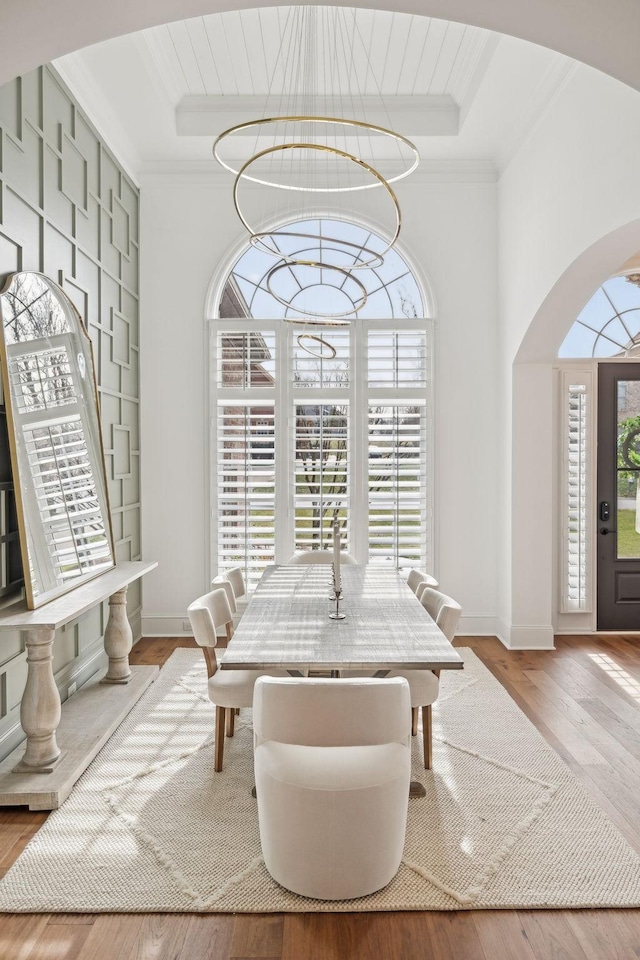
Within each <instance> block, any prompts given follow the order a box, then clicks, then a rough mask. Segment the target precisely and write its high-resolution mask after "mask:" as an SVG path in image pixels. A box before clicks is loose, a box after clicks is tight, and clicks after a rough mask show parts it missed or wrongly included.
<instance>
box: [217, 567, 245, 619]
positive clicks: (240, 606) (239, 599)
mask: <svg viewBox="0 0 640 960" xmlns="http://www.w3.org/2000/svg"><path fill="white" fill-rule="evenodd" d="M222 576H223V577H225V579H227V580H228V581H229V583H230V584H231V586H232V588H233V595H234V597H235V602H236V606H235V610H234V611H233V613H234V617H233V625H234V627H237V626H238V621H239V620H240V618H241V617H242V614H243V613H244V611H245V609H246V607H247V604H248V603H249V597H248V595H247V584H246V581H245V579H244V573H243V572H242V567H232V568H231V570H227V571H226V573H224V574H222Z"/></svg>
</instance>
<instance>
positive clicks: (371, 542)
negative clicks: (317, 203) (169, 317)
mask: <svg viewBox="0 0 640 960" xmlns="http://www.w3.org/2000/svg"><path fill="white" fill-rule="evenodd" d="M288 229H289V230H291V231H292V232H300V233H306V234H310V233H312V232H315V235H316V236H318V237H320V238H321V239H320V240H318V241H315V242H314V243H315V246H314V247H313V249H312V248H311V244H310V241H309V240H308V239H307V240H302V239H298V241H297V243H298V248H297V249H296V253H299V252H300V251H301V250H302V249H304V250H305V254H308V256H305V258H306V259H308V260H310V261H315V262H318V261H321V262H322V263H323V264H325V265H326V264H327V263H328V264H333V263H335V264H336V266H335V267H332V266H330V267H329V268H327V267H326V266H323V267H322V268H319V267H315V266H311V265H300V264H288V263H286V262H285V261H280V262H279V261H277V260H276V259H275V258H274V257H273V256H271V255H269V254H267V253H265V252H262V251H261V250H260V249H257V248H256V247H253V246H249V247H248V248H247V249H246V250H245V251H244V252H243V253H242V254H241V256H240V257H239V258H238V259H237V260H236V262H235V264H234V266H233V267H232V269H231V271H230V272H229V274H228V276H227V278H226V280H225V282H224V284H223V286H222V291H221V295H220V299H219V309H218V314H219V316H218V319H217V320H215V321H214V322H213V323H212V325H211V330H212V337H211V355H212V376H211V385H212V389H211V394H212V399H213V411H212V413H213V415H212V434H213V436H212V470H211V474H212V481H213V482H212V505H213V510H212V517H213V518H214V521H213V530H212V557H213V561H214V566H215V567H216V568H217V569H219V570H225V569H228V568H230V567H232V566H237V565H240V566H242V567H243V568H244V570H245V575H246V578H247V580H248V581H249V583H255V582H256V581H257V579H258V578H259V576H260V574H261V572H262V570H263V569H264V567H265V566H266V565H267V564H268V563H273V562H274V561H276V562H278V561H282V560H286V559H287V557H289V556H290V555H291V554H293V553H294V552H295V551H298V550H315V549H321V548H323V547H324V548H326V547H327V546H329V545H330V543H331V531H332V526H333V522H334V520H336V519H337V520H339V522H340V524H341V528H342V533H343V542H346V547H345V549H347V550H348V552H349V553H351V554H353V555H354V556H355V557H356V559H357V560H359V561H360V562H377V563H389V564H393V565H394V566H397V567H399V568H401V569H402V568H406V567H412V566H419V565H422V566H426V567H430V566H431V556H432V535H431V528H432V521H431V480H430V478H431V326H432V324H431V321H430V320H429V319H428V318H427V317H426V316H425V314H426V310H425V305H424V297H423V294H422V292H421V289H420V286H419V283H418V281H417V279H416V277H415V275H414V272H413V271H412V270H411V268H410V267H409V265H408V264H407V262H406V261H405V260H404V259H403V257H402V256H400V254H399V253H398V252H397V251H396V250H391V251H389V252H387V253H386V254H385V256H384V260H383V261H382V262H380V263H379V264H378V265H377V266H372V267H368V268H361V269H358V270H353V271H352V273H350V274H347V273H346V272H345V271H344V270H342V269H341V268H340V266H339V258H340V257H341V256H344V249H345V244H346V245H349V248H350V249H353V250H356V251H357V250H367V251H371V250H373V251H383V250H384V249H385V248H386V246H387V244H386V242H385V241H384V240H383V239H382V238H381V237H379V236H377V235H376V234H375V233H373V232H372V231H370V230H368V229H365V228H363V227H361V226H358V225H356V224H353V223H348V222H345V221H342V220H335V219H322V220H316V221H313V222H312V223H310V222H305V223H301V224H294V225H290V226H289V227H288ZM325 238H326V239H325ZM331 238H333V240H332V239H331ZM336 239H338V241H339V245H336V243H335V240H336ZM269 242H270V243H274V244H277V243H280V244H281V243H282V242H283V240H282V234H279V235H278V236H275V235H274V236H273V237H271V238H270V239H269ZM293 242H294V240H292V241H291V243H293ZM304 244H307V246H306V247H304ZM292 253H293V249H292V248H290V249H287V250H283V254H284V255H291V254H292ZM367 257H368V258H369V254H368V255H367ZM280 264H281V265H280ZM276 265H278V270H274V266H276Z"/></svg>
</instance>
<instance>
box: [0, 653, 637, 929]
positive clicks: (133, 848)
mask: <svg viewBox="0 0 640 960" xmlns="http://www.w3.org/2000/svg"><path fill="white" fill-rule="evenodd" d="M462 654H463V656H464V660H465V669H464V670H463V671H453V670H452V671H443V676H442V682H441V694H440V698H439V700H438V702H437V703H436V704H435V706H434V760H433V770H432V771H426V770H425V769H424V767H423V766H422V764H421V757H422V737H421V735H420V734H419V735H418V737H416V738H415V742H414V748H413V749H414V768H413V778H414V779H416V780H420V781H422V783H424V785H425V787H426V790H427V795H426V797H424V798H419V799H412V800H410V801H409V814H408V829H407V840H406V845H405V851H404V858H403V862H402V865H401V867H400V870H399V872H398V874H397V875H396V877H395V879H394V880H393V881H392V882H391V883H390V884H389V886H387V887H386V888H385V889H384V890H382V891H380V892H378V893H375V894H373V895H371V896H368V897H363V898H361V899H358V900H349V901H344V902H322V901H317V900H308V899H305V898H303V897H298V896H296V895H294V894H291V893H288V892H287V891H286V890H283V889H282V888H281V887H279V886H278V885H277V884H276V883H275V882H274V881H273V880H272V879H271V877H270V876H269V874H268V873H267V871H266V869H265V866H264V863H263V860H262V857H261V852H260V840H259V835H258V824H257V811H256V801H255V800H254V799H253V797H252V796H251V792H250V791H251V787H252V784H253V772H252V733H251V725H250V715H249V711H244V712H243V714H244V715H241V717H240V718H239V722H238V723H237V725H236V735H235V737H234V738H233V739H231V740H227V741H226V744H225V762H224V771H223V772H222V773H221V774H214V772H213V707H212V705H211V703H210V702H209V699H208V697H207V694H206V674H205V669H204V660H203V658H202V657H201V654H200V652H199V651H194V650H177V651H176V652H175V653H174V654H173V655H172V656H171V657H170V659H169V660H168V661H167V664H166V665H165V666H164V667H163V669H162V670H161V672H160V676H159V678H158V680H157V681H156V682H155V683H154V684H153V685H152V686H151V688H150V689H149V690H148V692H147V693H146V695H145V696H144V698H143V699H142V700H140V702H139V703H138V704H137V706H136V707H135V708H134V709H133V710H132V712H131V713H130V714H129V716H128V718H127V719H126V720H125V722H124V723H123V724H122V725H121V727H120V728H119V730H118V731H117V732H116V733H115V735H114V736H113V737H112V738H111V740H110V741H109V743H108V744H107V745H106V746H105V748H104V749H103V750H102V752H101V753H100V754H99V756H98V757H97V758H96V759H95V760H94V762H93V763H92V764H91V766H90V767H89V768H88V770H87V771H86V773H85V774H84V775H83V777H82V778H81V779H80V780H79V781H78V783H77V785H76V787H75V789H74V791H73V792H72V794H71V796H70V797H69V799H68V800H67V801H66V802H65V803H64V805H63V806H62V807H61V809H60V810H57V811H55V812H54V813H52V814H51V815H50V817H49V818H48V820H47V821H46V823H45V825H44V826H43V827H42V828H41V829H40V830H39V832H38V834H37V835H36V837H35V838H34V839H33V840H32V841H31V843H30V844H29V846H28V847H27V848H26V850H25V851H24V852H23V854H22V855H21V856H20V857H19V859H18V860H17V861H16V863H15V864H14V866H13V867H12V868H11V870H9V872H8V873H7V874H6V876H5V878H4V879H3V880H2V882H1V883H0V910H2V911H13V912H40V911H43V912H65V913H67V912H80V913H82V912H87V913H97V912H141V911H144V912H147V911H149V912H153V911H159V912H173V911H188V912H193V911H203V912H220V911H223V912H227V911H230V912H250V913H254V912H256V913H258V912H259V913H263V912H270V911H353V910H359V911H366V910H431V909H433V910H460V909H476V908H483V907H484V908H488V907H491V908H516V907H561V908H567V907H630V906H639V905H640V857H639V856H638V855H637V854H636V853H635V852H634V851H633V850H632V849H631V848H630V846H629V845H628V844H627V842H626V841H625V840H624V838H623V837H622V836H621V834H620V833H619V832H618V830H617V829H616V828H615V827H614V825H613V824H612V823H611V822H610V821H609V820H608V818H607V817H606V816H605V814H604V813H603V812H602V811H601V810H600V809H599V807H598V806H597V805H596V804H595V803H594V802H593V801H592V800H591V799H590V798H589V797H588V796H587V794H586V793H585V792H584V790H583V789H582V787H581V786H580V785H579V784H578V782H577V781H576V780H575V778H574V777H573V775H572V774H571V773H570V771H569V770H568V769H567V767H566V766H565V764H564V763H563V761H562V760H561V759H560V758H559V757H558V756H557V754H556V753H554V751H553V750H552V749H551V748H550V747H549V746H548V745H547V744H546V742H545V741H544V739H543V738H542V736H541V735H540V734H539V733H538V731H537V730H536V729H535V727H534V726H533V724H531V723H530V721H529V720H528V719H527V717H525V716H524V714H523V713H522V712H521V711H520V710H519V708H518V707H517V706H516V704H515V703H514V702H513V700H512V699H511V698H510V697H509V696H508V694H507V693H506V691H505V690H504V689H503V687H502V686H501V685H500V684H499V683H498V681H497V680H496V679H495V678H494V677H493V676H492V675H491V673H490V672H489V671H488V670H487V669H486V668H485V667H484V666H483V664H482V663H481V662H480V661H479V660H478V659H477V658H476V657H475V656H474V654H473V653H472V652H471V651H470V650H463V651H462Z"/></svg>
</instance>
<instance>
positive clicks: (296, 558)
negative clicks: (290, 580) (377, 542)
mask: <svg viewBox="0 0 640 960" xmlns="http://www.w3.org/2000/svg"><path fill="white" fill-rule="evenodd" d="M355 562H356V561H355V560H354V559H353V557H352V556H351V554H350V553H345V552H344V551H343V550H341V551H340V563H346V564H349V565H351V566H353V565H354V564H355ZM285 563H287V564H291V563H293V564H298V563H333V550H300V551H299V552H298V553H294V555H293V556H292V557H289V559H288V560H286V561H285Z"/></svg>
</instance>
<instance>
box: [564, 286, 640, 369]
mask: <svg viewBox="0 0 640 960" xmlns="http://www.w3.org/2000/svg"><path fill="white" fill-rule="evenodd" d="M639 281H640V277H639V276H638V274H637V273H636V274H630V275H629V276H623V277H612V278H611V279H610V280H607V281H605V283H603V284H602V286H601V287H600V288H599V289H598V290H597V292H596V293H594V295H593V296H592V297H591V299H590V300H589V302H588V303H587V305H586V307H584V309H583V310H582V311H581V312H580V314H579V315H578V317H577V319H576V320H575V322H574V323H573V325H572V327H571V329H570V330H569V333H568V334H567V336H566V337H565V338H564V341H563V343H562V346H561V347H560V350H559V351H558V357H561V358H568V357H595V358H596V359H597V358H604V357H623V356H625V355H626V356H635V355H637V354H638V353H639V352H640V286H638V282H639Z"/></svg>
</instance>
